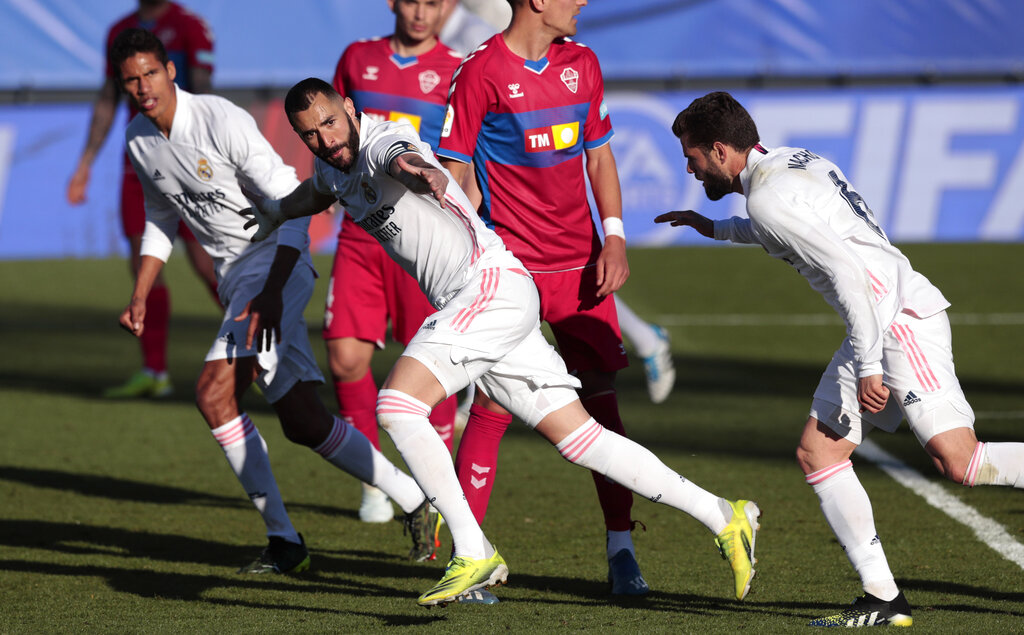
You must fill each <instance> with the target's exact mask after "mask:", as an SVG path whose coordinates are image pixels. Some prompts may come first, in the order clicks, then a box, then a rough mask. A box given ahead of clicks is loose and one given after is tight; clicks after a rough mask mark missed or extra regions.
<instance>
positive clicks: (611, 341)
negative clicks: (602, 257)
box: [530, 265, 629, 374]
mask: <svg viewBox="0 0 1024 635" xmlns="http://www.w3.org/2000/svg"><path fill="white" fill-rule="evenodd" d="M530 273H531V274H532V275H533V280H534V282H535V283H536V284H537V290H538V291H539V292H540V317H541V319H542V320H544V321H545V322H547V323H548V325H549V326H551V332H552V333H553V334H554V336H555V341H556V342H557V344H558V352H559V353H560V354H561V355H562V359H564V360H565V366H566V368H568V369H569V372H570V373H573V374H577V373H579V372H582V371H589V370H595V371H601V372H614V371H617V370H621V369H623V368H625V367H626V366H629V360H628V359H627V358H626V351H625V349H624V348H623V347H622V332H621V331H620V330H619V316H618V314H617V313H616V312H615V300H614V298H612V296H605V297H603V298H598V297H597V295H596V294H597V267H595V266H593V265H591V266H589V267H584V268H583V269H572V270H570V271H558V272H554V273H537V272H535V271H531V272H530Z"/></svg>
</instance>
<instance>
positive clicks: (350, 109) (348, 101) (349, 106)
mask: <svg viewBox="0 0 1024 635" xmlns="http://www.w3.org/2000/svg"><path fill="white" fill-rule="evenodd" d="M345 112H347V113H348V116H349V117H352V119H355V118H356V105H355V104H354V103H352V98H351V97H345Z"/></svg>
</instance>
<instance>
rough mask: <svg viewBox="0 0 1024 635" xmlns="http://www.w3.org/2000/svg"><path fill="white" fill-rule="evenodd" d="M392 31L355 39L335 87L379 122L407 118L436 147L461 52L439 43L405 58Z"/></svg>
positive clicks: (338, 71) (341, 61) (337, 73)
mask: <svg viewBox="0 0 1024 635" xmlns="http://www.w3.org/2000/svg"><path fill="white" fill-rule="evenodd" d="M390 39H391V38H390V36H388V37H382V38H373V39H371V40H360V41H358V42H353V43H352V44H350V45H349V46H348V48H346V49H345V52H344V53H342V55H341V59H339V60H338V66H337V68H336V69H335V71H334V89H335V90H336V91H338V92H339V93H340V94H341V95H343V96H346V97H349V98H351V99H352V101H353V103H355V106H356V111H357V112H364V113H366V114H367V115H369V116H370V117H372V118H373V119H375V120H377V121H408V122H409V123H410V124H412V127H413V128H415V129H416V132H418V133H419V135H420V139H422V140H423V141H425V142H427V143H429V144H430V147H431V148H433V149H434V150H436V149H437V142H438V139H439V138H440V136H441V124H442V123H443V122H444V106H445V102H446V101H447V99H448V87H449V86H450V85H451V81H452V73H454V72H455V69H456V68H458V66H459V63H460V62H461V61H462V57H461V56H460V55H459V54H458V53H456V52H455V51H453V50H451V49H450V48H448V47H447V46H445V45H444V44H442V43H441V42H438V43H437V46H435V47H434V48H432V49H430V50H429V51H427V52H426V53H424V54H423V55H418V56H415V57H402V56H401V55H399V54H398V53H395V52H394V51H393V50H391V43H390Z"/></svg>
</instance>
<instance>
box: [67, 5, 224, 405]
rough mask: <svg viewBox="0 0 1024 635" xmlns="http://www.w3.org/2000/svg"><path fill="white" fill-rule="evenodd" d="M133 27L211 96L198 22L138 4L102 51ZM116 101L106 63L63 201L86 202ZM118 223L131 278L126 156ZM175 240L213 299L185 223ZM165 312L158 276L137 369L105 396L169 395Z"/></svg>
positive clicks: (138, 203)
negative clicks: (152, 37) (182, 245)
mask: <svg viewBox="0 0 1024 635" xmlns="http://www.w3.org/2000/svg"><path fill="white" fill-rule="evenodd" d="M135 27H139V28H143V29H146V30H148V31H151V32H152V33H153V34H155V35H156V36H157V37H158V38H159V39H160V41H161V42H162V43H163V45H164V48H165V49H167V56H168V58H169V59H170V61H172V62H174V65H175V67H176V68H177V69H178V75H177V83H178V85H179V86H181V87H182V88H184V89H185V90H188V91H190V92H193V93H208V92H210V76H211V75H212V74H213V34H212V32H211V31H210V28H209V27H208V26H207V24H206V22H205V21H204V20H203V19H202V18H201V17H199V16H197V15H196V14H194V13H192V12H191V11H189V10H188V9H185V8H184V7H182V6H181V5H178V4H176V3H174V2H167V1H166V0H139V8H138V10H137V11H134V12H132V13H130V14H128V15H127V16H125V17H124V18H122V19H121V20H118V21H117V22H116V23H115V24H114V25H113V26H112V27H111V28H110V31H109V33H108V34H107V42H106V50H107V51H108V52H109V49H110V44H111V43H112V42H113V41H114V38H115V37H117V35H118V34H120V33H121V32H123V31H126V30H127V29H130V28H135ZM119 99H120V93H119V92H118V86H117V81H116V74H115V69H114V68H113V67H111V65H110V63H109V61H108V62H107V65H106V80H105V81H104V83H103V87H102V88H100V92H99V95H98V97H97V99H96V102H95V104H94V106H93V114H92V120H91V122H90V124H89V136H88V139H87V141H86V146H85V149H84V150H83V151H82V156H81V158H80V159H79V161H78V165H77V167H76V168H75V172H74V174H72V176H71V180H70V182H69V183H68V189H67V198H68V201H69V202H70V203H71V204H72V205H78V204H80V203H82V202H84V201H85V198H86V196H85V192H86V189H87V188H88V186H89V177H90V172H91V170H92V164H93V162H94V161H95V160H96V155H97V154H99V151H100V148H102V146H103V142H104V140H105V139H106V138H107V134H108V133H109V132H110V127H111V125H112V124H113V122H114V114H115V112H116V110H117V103H118V100H119ZM128 106H129V118H131V117H134V116H135V115H136V113H137V112H138V110H137V109H136V108H135V106H134V105H133V104H132V103H131V102H130V101H129V104H128ZM121 223H122V228H123V230H124V235H125V237H126V238H127V239H128V243H129V247H130V250H131V267H132V274H133V275H135V274H137V273H138V270H139V263H140V261H141V256H140V255H139V253H140V247H141V244H142V230H143V228H144V227H145V224H146V215H145V210H144V208H143V195H142V185H141V184H140V183H139V177H138V176H136V174H135V170H134V169H132V166H131V163H130V162H129V161H128V155H127V154H125V155H124V170H123V175H122V181H121ZM178 235H179V236H181V237H182V239H183V240H184V241H185V245H186V247H187V253H188V256H189V261H190V262H191V263H192V266H193V268H194V269H195V271H196V273H197V274H198V275H199V277H200V278H201V279H202V280H203V281H204V282H205V283H206V285H207V286H208V287H209V288H210V290H211V292H212V293H213V296H214V299H216V298H217V293H216V289H217V278H216V276H215V275H214V272H213V261H211V260H210V257H209V256H208V255H207V254H206V252H205V251H203V248H202V246H201V245H199V243H197V242H196V239H195V237H194V236H192V233H191V232H190V231H189V230H188V227H186V226H185V224H184V223H182V224H181V225H180V227H179V228H178ZM170 313H171V298H170V292H169V291H168V289H167V286H166V284H164V281H163V277H162V276H161V277H159V278H158V279H157V281H156V284H155V286H154V287H153V290H152V292H151V293H150V295H149V298H148V300H147V305H146V315H147V320H146V331H145V333H144V334H143V335H142V336H141V337H140V338H139V344H140V346H141V348H142V369H141V370H140V371H138V372H136V373H135V374H134V375H132V377H131V378H129V379H128V381H127V382H126V383H125V384H123V385H121V386H116V387H113V388H110V389H108V390H107V391H105V392H104V396H106V397H109V398H112V399H124V398H132V397H165V396H167V395H169V394H171V391H172V386H171V381H170V378H169V377H168V375H167V324H168V320H169V318H170Z"/></svg>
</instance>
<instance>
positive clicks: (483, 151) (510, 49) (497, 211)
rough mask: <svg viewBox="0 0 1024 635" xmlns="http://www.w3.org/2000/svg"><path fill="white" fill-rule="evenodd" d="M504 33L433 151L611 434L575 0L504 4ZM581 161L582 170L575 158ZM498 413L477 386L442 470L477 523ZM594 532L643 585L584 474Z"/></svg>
mask: <svg viewBox="0 0 1024 635" xmlns="http://www.w3.org/2000/svg"><path fill="white" fill-rule="evenodd" d="M510 4H511V5H512V22H511V24H510V25H509V27H508V29H506V30H505V31H504V32H502V33H499V34H497V35H495V36H494V37H493V38H491V39H489V40H487V41H486V42H485V43H484V44H483V45H481V46H480V47H479V48H478V49H477V50H476V51H474V52H473V53H472V54H470V55H469V56H468V57H467V58H466V59H465V61H464V62H463V63H462V65H461V66H460V67H459V69H458V71H456V73H455V76H454V77H453V79H452V89H451V94H450V96H449V103H448V110H447V113H446V117H445V126H444V129H443V131H442V133H441V147H440V149H439V150H438V151H437V154H438V156H439V157H440V158H441V159H442V162H443V163H444V165H445V167H447V168H448V169H449V170H450V171H451V173H452V175H453V176H454V178H455V179H456V180H457V181H459V182H463V181H464V180H465V175H466V172H467V171H468V169H469V164H470V162H472V164H473V165H474V169H475V172H476V181H477V184H478V185H479V187H480V190H481V192H482V195H483V203H482V207H481V213H482V215H483V216H484V219H485V220H486V221H487V223H488V224H489V225H492V226H493V227H494V228H495V230H496V231H497V233H498V235H499V236H501V238H502V239H503V240H504V241H505V244H506V246H507V247H508V248H509V249H510V250H511V251H512V252H513V253H514V254H515V255H516V256H517V257H518V258H519V259H520V260H521V261H522V262H523V263H524V264H525V265H526V267H527V268H528V269H529V270H530V273H531V274H532V275H533V278H534V281H535V282H536V284H537V288H538V290H539V291H540V298H541V315H542V318H543V319H544V320H546V321H547V322H548V324H549V325H550V326H551V330H552V332H553V334H554V336H555V339H556V340H557V343H558V348H559V352H560V353H561V355H562V357H563V358H564V359H565V362H566V365H567V366H568V368H569V370H570V372H572V373H573V374H575V375H577V376H578V377H579V379H580V381H581V382H582V385H583V387H582V389H581V391H580V396H581V399H582V401H583V405H584V407H585V408H586V410H587V411H588V412H590V413H591V414H592V415H593V416H594V418H595V419H596V420H597V421H598V422H600V423H601V424H602V425H603V426H604V427H606V428H608V429H610V430H613V431H615V432H617V433H619V434H623V435H624V434H625V430H624V428H623V425H622V420H621V419H620V417H619V410H618V402H617V400H616V394H615V383H614V379H615V373H616V371H618V370H619V369H621V368H624V367H625V366H626V365H627V363H628V362H627V360H626V354H625V352H624V350H623V347H622V336H621V334H620V331H619V322H618V319H617V317H616V311H615V303H614V301H613V298H612V293H614V292H615V291H616V290H618V289H619V288H620V287H621V286H622V284H623V283H624V282H625V281H626V278H627V277H628V275H629V265H628V264H627V261H626V241H625V234H624V232H623V230H622V199H621V192H620V189H619V180H618V172H617V170H616V167H615V158H614V156H613V155H612V152H611V148H610V146H609V145H608V142H609V141H610V139H611V137H612V126H611V121H610V119H609V117H608V111H607V109H606V107H605V104H604V80H603V78H602V76H601V68H600V66H599V64H598V61H597V57H596V56H595V55H594V53H593V52H592V51H591V50H590V49H588V48H587V47H585V46H583V45H581V44H578V43H576V42H573V41H572V40H570V39H569V38H568V37H567V36H571V35H575V33H576V17H575V16H576V15H577V14H578V13H579V10H580V7H581V6H583V5H585V4H586V0H548V1H544V2H542V1H539V0H510ZM584 155H586V158H587V161H586V168H584V163H583V157H584ZM585 178H588V179H589V180H590V184H591V188H592V189H593V192H594V199H595V201H596V203H597V208H598V214H599V215H600V217H601V219H602V224H603V227H604V233H605V242H604V244H603V245H602V243H601V240H600V238H599V236H598V233H597V229H596V227H595V226H594V222H593V220H592V218H591V210H590V206H589V204H588V203H587V195H586V181H585ZM510 420H511V415H509V414H508V413H507V412H505V411H504V410H503V409H501V408H500V406H497V404H494V403H493V402H491V401H490V400H489V399H487V398H486V396H484V395H481V394H480V391H477V402H476V403H475V404H474V406H473V408H472V409H471V414H470V420H469V423H468V424H467V426H466V431H465V433H464V435H463V437H462V442H461V443H460V447H459V453H458V457H457V459H456V469H457V471H458V474H459V481H460V483H461V484H462V487H463V490H464V491H465V492H466V497H467V499H468V500H469V503H470V507H471V508H472V509H473V511H474V513H475V514H476V516H477V519H478V520H482V518H483V515H484V513H485V512H486V509H487V502H488V498H489V496H490V490H491V488H492V487H493V482H494V473H495V470H496V467H497V454H498V443H499V441H500V439H501V436H502V434H504V431H505V429H506V428H507V427H508V424H509V422H510ZM594 482H595V484H596V486H597V490H598V497H599V499H600V501H601V508H602V510H603V512H604V517H605V526H606V528H607V530H608V542H607V554H608V560H609V569H608V578H609V581H610V583H611V591H612V593H614V594H627V595H643V594H645V593H647V591H648V586H647V583H646V582H645V581H644V579H643V576H642V575H641V573H640V569H639V566H638V565H637V563H636V556H635V552H634V549H633V541H632V538H631V536H630V530H631V528H632V524H633V523H632V519H631V517H630V510H631V507H632V504H633V498H632V494H631V493H630V492H629V490H627V489H625V488H624V487H622V486H620V485H617V484H613V483H610V482H608V481H607V480H606V479H604V478H603V477H601V476H599V475H597V474H596V473H595V474H594Z"/></svg>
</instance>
